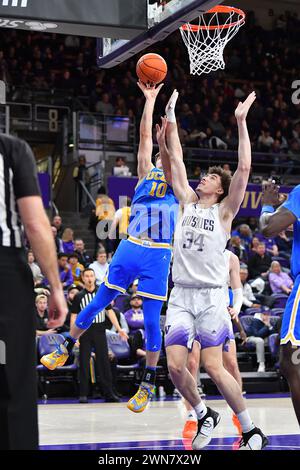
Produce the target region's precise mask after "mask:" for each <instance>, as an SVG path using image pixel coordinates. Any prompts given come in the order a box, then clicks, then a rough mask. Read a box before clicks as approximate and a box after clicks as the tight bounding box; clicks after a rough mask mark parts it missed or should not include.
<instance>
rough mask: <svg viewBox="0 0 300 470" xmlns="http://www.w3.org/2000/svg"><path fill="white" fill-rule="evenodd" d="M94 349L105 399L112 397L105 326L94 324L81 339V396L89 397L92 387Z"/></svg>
mask: <svg viewBox="0 0 300 470" xmlns="http://www.w3.org/2000/svg"><path fill="white" fill-rule="evenodd" d="M92 349H94V350H95V353H96V376H97V377H98V378H99V385H100V388H101V391H102V394H103V396H104V397H110V396H111V395H112V394H113V391H112V374H111V368H110V362H109V358H108V348H107V340H106V334H105V324H104V322H103V323H92V325H91V326H90V328H89V329H88V330H87V331H86V332H85V333H84V334H83V335H82V336H81V338H80V349H79V350H80V356H79V357H80V387H79V390H80V396H81V397H87V396H88V394H89V385H90V357H91V352H92Z"/></svg>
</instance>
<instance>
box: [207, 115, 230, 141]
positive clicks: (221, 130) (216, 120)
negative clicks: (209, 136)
mask: <svg viewBox="0 0 300 470" xmlns="http://www.w3.org/2000/svg"><path fill="white" fill-rule="evenodd" d="M208 126H209V127H210V129H211V130H212V133H213V135H214V136H215V137H219V139H221V140H224V139H225V137H226V130H225V127H224V125H223V124H222V122H221V121H220V115H219V113H218V112H214V113H213V115H212V119H210V120H209V121H208Z"/></svg>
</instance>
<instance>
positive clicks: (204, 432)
mask: <svg viewBox="0 0 300 470" xmlns="http://www.w3.org/2000/svg"><path fill="white" fill-rule="evenodd" d="M220 419H221V417H220V415H219V413H217V412H216V411H214V410H212V409H211V408H209V407H207V413H206V415H205V416H203V418H202V419H199V420H198V429H197V434H196V436H195V437H194V440H193V442H192V447H193V450H201V449H203V447H205V446H207V445H208V444H209V443H210V441H211V436H212V432H213V430H214V429H215V427H217V425H218V424H219V422H220Z"/></svg>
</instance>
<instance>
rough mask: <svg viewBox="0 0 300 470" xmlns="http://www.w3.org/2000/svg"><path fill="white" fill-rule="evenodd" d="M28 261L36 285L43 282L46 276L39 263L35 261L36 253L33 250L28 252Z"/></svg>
mask: <svg viewBox="0 0 300 470" xmlns="http://www.w3.org/2000/svg"><path fill="white" fill-rule="evenodd" d="M27 261H28V264H29V267H30V269H31V271H32V276H33V281H34V285H35V286H36V285H38V284H40V283H41V282H42V280H43V278H44V276H43V274H42V271H41V269H40V267H39V265H38V264H37V263H36V262H35V258H34V254H33V251H32V250H29V251H28V253H27Z"/></svg>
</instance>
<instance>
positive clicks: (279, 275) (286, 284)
mask: <svg viewBox="0 0 300 470" xmlns="http://www.w3.org/2000/svg"><path fill="white" fill-rule="evenodd" d="M269 282H270V286H271V290H272V292H273V294H282V293H284V294H287V295H289V294H290V293H291V292H292V289H293V286H294V283H293V280H292V279H291V278H290V276H289V275H288V274H287V273H284V272H282V270H281V265H280V263H279V262H278V261H273V262H272V264H271V272H270V274H269Z"/></svg>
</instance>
